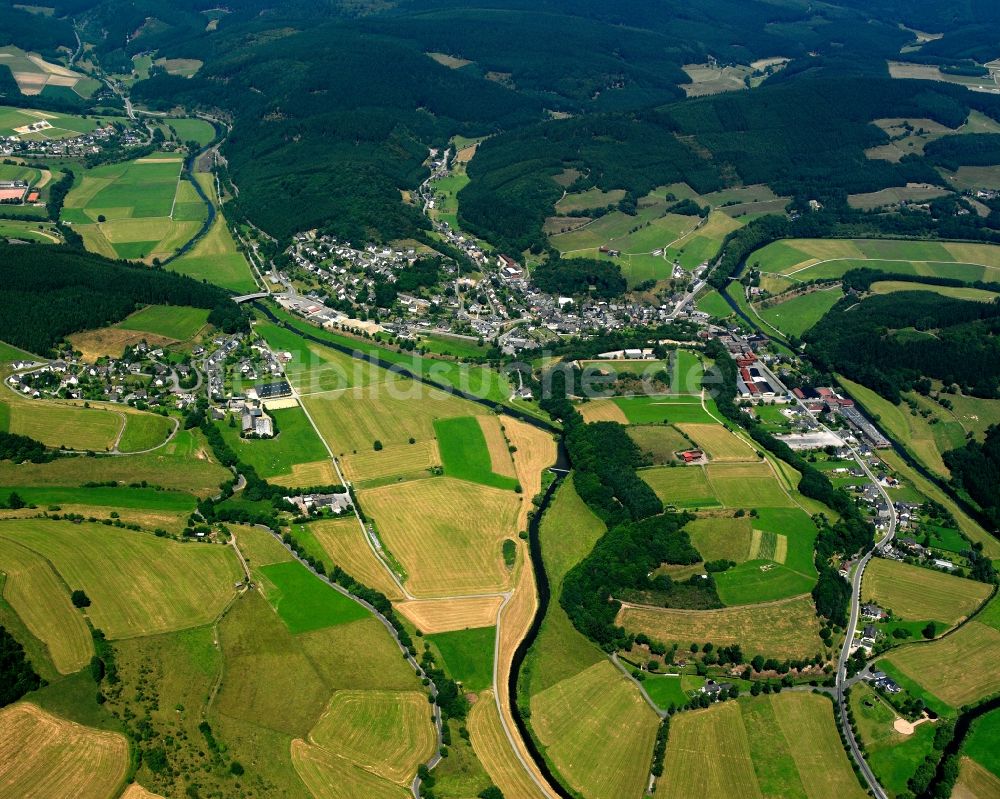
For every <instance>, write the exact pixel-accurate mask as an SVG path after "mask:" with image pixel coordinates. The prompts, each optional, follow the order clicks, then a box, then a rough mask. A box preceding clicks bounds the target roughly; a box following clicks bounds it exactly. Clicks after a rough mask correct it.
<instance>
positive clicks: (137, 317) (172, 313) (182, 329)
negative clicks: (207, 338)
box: [115, 305, 208, 341]
mask: <svg viewBox="0 0 1000 799" xmlns="http://www.w3.org/2000/svg"><path fill="white" fill-rule="evenodd" d="M206 324H208V311H207V310H205V309H204V308H189V307H187V306H177V305H169V306H168V305H148V306H146V307H145V308H143V309H142V310H141V311H136V312H135V313H134V314H132V315H131V316H128V317H127V318H125V319H123V320H122V321H120V322H119V323H118V324H117V325H115V327H118V328H122V329H124V330H138V331H141V332H146V333H152V334H154V335H157V336H163V337H164V338H172V339H175V340H176V341H187V340H188V339H189V338H191V337H192V336H194V334H195V333H197V332H198V331H199V330H201V329H202V328H203V327H204V326H205V325H206Z"/></svg>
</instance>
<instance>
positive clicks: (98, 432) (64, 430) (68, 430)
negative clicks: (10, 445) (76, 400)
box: [7, 400, 125, 452]
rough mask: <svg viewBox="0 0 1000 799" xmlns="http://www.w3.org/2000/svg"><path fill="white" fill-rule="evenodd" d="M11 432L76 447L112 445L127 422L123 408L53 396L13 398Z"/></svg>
mask: <svg viewBox="0 0 1000 799" xmlns="http://www.w3.org/2000/svg"><path fill="white" fill-rule="evenodd" d="M9 408H10V421H9V422H8V428H7V432H8V433H18V434H19V435H22V436H28V437H29V438H34V439H36V440H38V441H41V442H42V443H43V444H47V445H48V446H50V447H62V446H65V447H66V448H67V449H76V450H94V451H95V452H103V451H104V450H107V449H111V447H112V445H113V444H114V443H115V441H116V440H117V438H118V434H119V433H120V432H121V431H122V428H123V427H124V424H125V416H124V414H123V413H121V412H116V411H109V410H105V409H103V408H84V407H83V405H82V404H81V405H80V406H75V405H72V404H70V403H63V402H58V401H54V400H32V401H28V402H17V401H12V402H11V403H10V405H9Z"/></svg>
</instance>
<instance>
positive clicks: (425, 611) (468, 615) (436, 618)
mask: <svg viewBox="0 0 1000 799" xmlns="http://www.w3.org/2000/svg"><path fill="white" fill-rule="evenodd" d="M502 601H503V600H502V599H501V598H500V597H498V596H483V597H469V598H468V599H418V600H409V601H407V602H399V603H397V604H395V606H394V607H395V609H396V610H397V611H399V612H400V613H402V614H403V615H404V616H405V617H406V618H407V619H409V621H410V622H411V623H412V624H413V626H414V627H416V628H417V629H418V630H420V631H421V632H424V633H447V632H452V631H453V630H465V629H468V628H476V627H492V626H493V625H494V624H496V621H497V612H498V611H499V610H500V603H501V602H502Z"/></svg>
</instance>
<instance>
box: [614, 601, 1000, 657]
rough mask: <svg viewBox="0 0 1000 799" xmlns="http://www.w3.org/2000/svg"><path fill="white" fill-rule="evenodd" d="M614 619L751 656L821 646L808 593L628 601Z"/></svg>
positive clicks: (673, 639)
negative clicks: (712, 600) (714, 601)
mask: <svg viewBox="0 0 1000 799" xmlns="http://www.w3.org/2000/svg"><path fill="white" fill-rule="evenodd" d="M618 623H619V624H621V625H622V626H624V627H625V628H626V629H627V630H628V631H629V632H636V633H639V632H642V633H646V635H648V636H649V637H650V638H655V639H657V640H659V641H663V642H665V643H668V644H670V643H676V644H678V645H679V646H681V647H686V646H689V645H690V644H692V643H698V644H703V643H706V642H711V643H713V644H715V646H727V645H729V644H739V645H740V646H741V647H742V648H743V652H744V653H746V654H747V655H748V656H750V657H752V656H753V655H755V654H762V655H765V656H772V657H776V658H803V657H812V656H813V655H815V654H816V653H817V652H821V651H822V649H823V644H822V642H821V641H820V638H819V620H818V619H817V618H816V610H815V608H814V607H813V603H812V599H811V597H809V596H801V597H793V598H791V599H786V600H782V601H780V602H771V603H768V604H765V605H751V606H744V607H735V608H722V609H721V610H675V609H673V608H655V607H646V606H633V605H626V606H623V607H622V609H621V611H620V612H619V614H618ZM998 636H1000V633H998Z"/></svg>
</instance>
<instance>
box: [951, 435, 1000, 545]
mask: <svg viewBox="0 0 1000 799" xmlns="http://www.w3.org/2000/svg"><path fill="white" fill-rule="evenodd" d="M944 462H945V465H946V466H947V467H948V468H949V469H950V470H951V477H952V480H953V481H954V482H955V484H956V485H957V486H958V487H959V488H962V489H964V490H965V491H966V492H967V493H968V494H969V496H970V497H972V498H973V499H974V500H975V501H976V502H977V503H978V504H979V506H980V507H981V508H982V509H983V511H984V512H985V513H986V515H987V516H988V517H989V518H990V520H991V521H992V523H993V527H994V529H1000V426H997V425H993V426H992V427H990V428H989V430H987V431H986V439H985V440H984V441H983V443H982V444H980V443H979V442H978V441H970V442H969V443H968V444H966V445H965V446H964V447H961V448H960V449H953V450H951V451H950V452H946V453H945V454H944Z"/></svg>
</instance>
